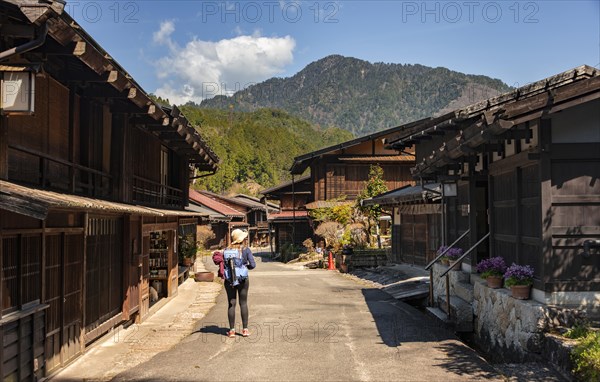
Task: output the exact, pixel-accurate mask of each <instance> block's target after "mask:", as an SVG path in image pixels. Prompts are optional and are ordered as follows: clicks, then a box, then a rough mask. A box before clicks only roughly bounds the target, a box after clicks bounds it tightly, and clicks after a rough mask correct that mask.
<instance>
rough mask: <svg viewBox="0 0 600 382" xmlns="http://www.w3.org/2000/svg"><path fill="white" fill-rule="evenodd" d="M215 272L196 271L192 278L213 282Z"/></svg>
mask: <svg viewBox="0 0 600 382" xmlns="http://www.w3.org/2000/svg"><path fill="white" fill-rule="evenodd" d="M214 279H215V274H214V273H212V272H197V273H195V274H194V280H196V281H203V282H213V281H214Z"/></svg>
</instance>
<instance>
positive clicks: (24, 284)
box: [2, 235, 42, 314]
mask: <svg viewBox="0 0 600 382" xmlns="http://www.w3.org/2000/svg"><path fill="white" fill-rule="evenodd" d="M41 248H42V237H41V235H16V236H9V237H4V238H3V240H2V313H3V314H6V313H9V312H12V311H15V310H18V309H21V308H22V307H23V306H24V305H27V304H29V303H33V302H39V300H40V291H41V275H40V269H41Z"/></svg>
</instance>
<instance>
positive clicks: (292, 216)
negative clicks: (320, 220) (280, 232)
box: [269, 211, 308, 223]
mask: <svg viewBox="0 0 600 382" xmlns="http://www.w3.org/2000/svg"><path fill="white" fill-rule="evenodd" d="M299 220H308V211H282V212H278V213H276V214H270V215H269V221H270V222H276V223H284V222H285V223H287V222H294V221H299Z"/></svg>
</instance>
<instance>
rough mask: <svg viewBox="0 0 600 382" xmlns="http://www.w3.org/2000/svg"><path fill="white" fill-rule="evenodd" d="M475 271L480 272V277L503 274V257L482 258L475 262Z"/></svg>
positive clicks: (504, 270) (504, 267) (504, 266)
mask: <svg viewBox="0 0 600 382" xmlns="http://www.w3.org/2000/svg"><path fill="white" fill-rule="evenodd" d="M477 272H479V273H481V278H482V279H486V278H488V277H490V276H503V275H504V272H506V263H505V262H504V258H502V257H500V256H497V257H491V258H489V259H484V260H481V261H480V262H479V264H477Z"/></svg>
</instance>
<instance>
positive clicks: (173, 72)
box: [153, 21, 296, 104]
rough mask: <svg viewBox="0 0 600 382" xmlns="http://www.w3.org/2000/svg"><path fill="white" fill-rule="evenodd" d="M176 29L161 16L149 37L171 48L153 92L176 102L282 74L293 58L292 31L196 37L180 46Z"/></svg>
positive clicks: (225, 91) (196, 99)
mask: <svg viewBox="0 0 600 382" xmlns="http://www.w3.org/2000/svg"><path fill="white" fill-rule="evenodd" d="M174 31H175V24H174V23H173V21H165V22H163V23H161V25H160V29H159V30H158V31H157V32H155V33H154V35H153V40H154V42H155V43H157V44H160V45H164V46H166V47H168V48H169V54H168V55H166V56H164V57H162V58H160V59H159V60H158V61H157V63H156V66H157V76H158V78H159V79H160V80H161V82H162V84H161V86H160V87H159V88H158V89H157V90H156V92H155V93H156V94H157V95H159V96H161V97H163V98H169V100H170V101H171V102H172V103H176V104H181V103H186V102H187V101H190V100H191V101H194V102H200V101H202V99H204V98H211V97H214V96H215V95H218V94H231V93H232V92H235V91H237V90H239V89H242V88H245V87H247V86H248V85H251V84H253V83H257V82H260V81H264V80H266V79H268V78H270V77H272V76H274V75H276V74H279V73H281V72H282V71H283V70H284V68H285V67H286V66H287V65H289V64H291V63H292V61H293V59H294V56H293V51H294V48H295V46H296V42H295V41H294V39H293V38H292V37H290V36H285V37H263V36H262V35H261V34H260V32H255V33H254V34H253V35H251V36H250V35H244V36H237V37H234V38H231V39H224V40H220V41H216V42H213V41H203V40H199V39H197V38H195V37H194V38H193V39H192V40H191V41H189V42H187V43H186V45H185V46H184V47H180V46H179V45H178V44H177V43H176V42H174V41H173V40H172V38H171V35H172V34H173V32H174Z"/></svg>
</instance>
